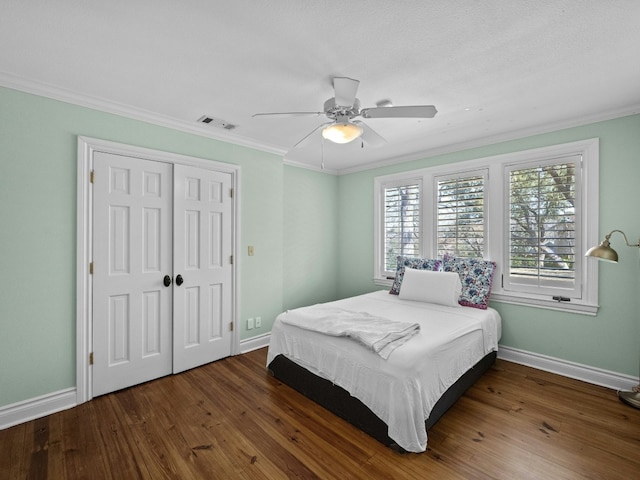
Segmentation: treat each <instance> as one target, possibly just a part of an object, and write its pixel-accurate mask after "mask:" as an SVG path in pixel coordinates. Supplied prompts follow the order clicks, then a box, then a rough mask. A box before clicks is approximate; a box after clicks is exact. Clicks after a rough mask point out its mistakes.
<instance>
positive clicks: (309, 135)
mask: <svg viewBox="0 0 640 480" xmlns="http://www.w3.org/2000/svg"><path fill="white" fill-rule="evenodd" d="M332 123H333V122H327V123H323V124H322V125H318V126H317V127H316V128H314V129H313V130H311V131H310V132H309V133H308V134H307V135H305V136H304V137H303V138H302V139H300V140H299V141H298V143H296V144H295V145H294V146H293V147H292V148H291V150H293V149H294V148H297V147H299V146H302V145H303V144H304V143H306V141H307V140H308V139H310V138H311V136H312V135H313V134H314V133H316V132H317V131H318V130H320V129H321V128H324V127H326V126H327V125H331V124H332Z"/></svg>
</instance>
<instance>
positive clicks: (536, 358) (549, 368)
mask: <svg viewBox="0 0 640 480" xmlns="http://www.w3.org/2000/svg"><path fill="white" fill-rule="evenodd" d="M498 358H500V359H502V360H507V361H509V362H513V363H519V364H521V365H526V366H528V367H533V368H537V369H538V370H544V371H546V372H551V373H557V374H558V375H563V376H565V377H569V378H575V379H576V380H582V381H583V382H587V383H592V384H594V385H600V386H602V387H607V388H611V389H613V390H631V389H632V388H633V387H635V386H636V385H638V379H637V378H634V377H632V376H631V375H623V374H620V373H616V372H611V371H608V370H602V369H600V368H595V367H590V366H588V365H582V364H579V363H573V362H569V361H567V360H561V359H559V358H554V357H547V356H545V355H540V354H539V353H533V352H527V351H525V350H518V349H515V348H511V347H504V346H502V345H500V347H499V349H498Z"/></svg>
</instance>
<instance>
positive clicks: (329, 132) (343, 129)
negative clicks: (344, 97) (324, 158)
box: [322, 122, 363, 143]
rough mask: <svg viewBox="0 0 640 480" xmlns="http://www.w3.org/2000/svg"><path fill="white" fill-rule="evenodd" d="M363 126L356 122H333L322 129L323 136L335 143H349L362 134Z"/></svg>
mask: <svg viewBox="0 0 640 480" xmlns="http://www.w3.org/2000/svg"><path fill="white" fill-rule="evenodd" d="M362 132H363V130H362V127H360V126H359V125H356V124H354V123H349V122H341V123H333V124H331V125H329V126H328V127H325V128H324V129H322V136H323V137H324V138H326V139H327V140H330V141H332V142H333V143H349V142H352V141H353V140H355V139H356V138H358V137H359V136H360V135H362Z"/></svg>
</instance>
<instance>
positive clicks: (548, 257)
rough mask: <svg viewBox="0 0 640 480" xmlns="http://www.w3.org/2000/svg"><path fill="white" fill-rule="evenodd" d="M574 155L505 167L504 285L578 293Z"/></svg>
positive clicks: (576, 168) (577, 170) (576, 158)
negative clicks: (506, 224) (506, 193)
mask: <svg viewBox="0 0 640 480" xmlns="http://www.w3.org/2000/svg"><path fill="white" fill-rule="evenodd" d="M580 160H581V157H580V155H574V156H572V157H568V158H560V159H554V160H550V161H546V162H544V163H538V164H536V165H527V166H522V165H518V166H511V167H509V168H508V169H507V175H508V179H509V180H508V182H509V192H508V214H509V230H508V246H509V248H508V252H507V253H508V257H507V258H506V263H507V264H508V269H507V272H506V273H507V275H506V276H505V289H507V290H515V291H540V292H541V293H544V292H545V291H548V292H549V293H552V294H556V295H558V292H557V289H562V290H565V291H566V295H567V296H568V297H572V296H579V294H580V292H579V290H578V288H577V287H578V286H579V282H577V281H576V280H577V279H579V277H580V276H579V273H580V272H579V268H580V266H579V265H580V262H577V258H576V256H577V255H578V254H579V250H578V248H577V247H578V245H577V242H578V237H579V234H578V232H580V221H581V219H580V215H579V212H580V208H579V207H580V205H579V200H580V195H579V192H578V190H579V188H580V182H579V181H578V179H579V175H580V171H581V168H580V166H581V162H580ZM550 289H553V290H555V292H554V291H551V290H550Z"/></svg>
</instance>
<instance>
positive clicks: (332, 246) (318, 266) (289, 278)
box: [283, 166, 338, 309]
mask: <svg viewBox="0 0 640 480" xmlns="http://www.w3.org/2000/svg"><path fill="white" fill-rule="evenodd" d="M284 180H285V182H284V185H285V188H284V231H285V232H287V233H286V235H285V237H284V239H283V241H284V256H285V258H284V270H285V272H284V275H285V288H284V292H283V293H284V307H285V309H289V308H296V307H301V306H306V305H310V304H314V303H318V302H326V301H330V300H335V299H336V298H337V294H338V282H337V278H336V272H337V270H338V255H337V252H338V230H337V215H338V179H337V177H336V176H334V175H327V174H323V173H317V172H313V171H310V170H306V169H301V168H296V167H289V166H285V171H284Z"/></svg>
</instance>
